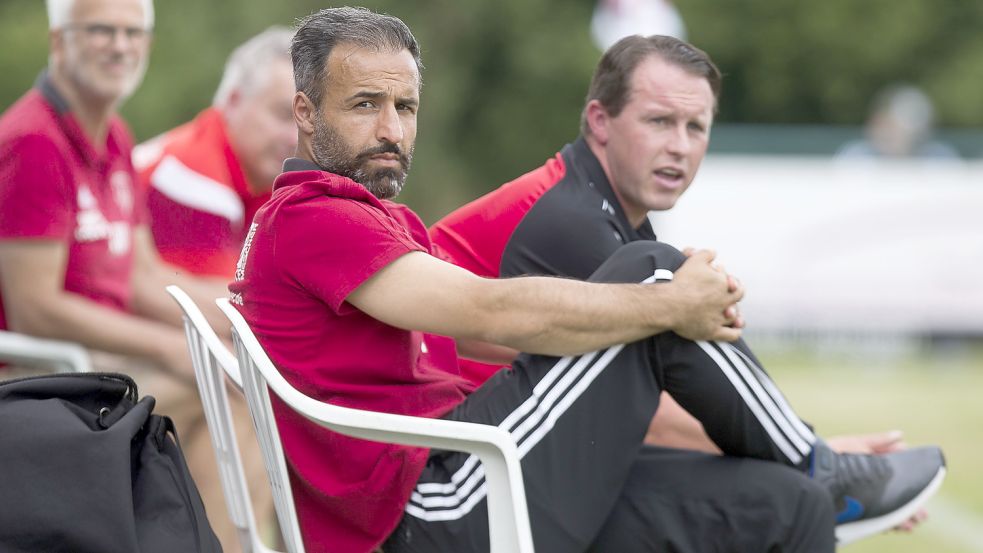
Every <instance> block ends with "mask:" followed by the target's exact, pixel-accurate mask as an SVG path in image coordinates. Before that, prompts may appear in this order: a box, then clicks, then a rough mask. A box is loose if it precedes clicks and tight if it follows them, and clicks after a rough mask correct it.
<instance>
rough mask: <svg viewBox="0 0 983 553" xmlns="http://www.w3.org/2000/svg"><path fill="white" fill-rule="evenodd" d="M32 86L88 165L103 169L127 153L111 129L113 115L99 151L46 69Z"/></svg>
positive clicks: (113, 121) (113, 123) (113, 120)
mask: <svg viewBox="0 0 983 553" xmlns="http://www.w3.org/2000/svg"><path fill="white" fill-rule="evenodd" d="M34 87H35V88H37V90H38V92H39V93H40V94H41V97H42V98H44V101H45V102H47V103H48V105H50V106H51V107H52V108H53V109H54V110H55V113H56V114H57V115H58V118H57V119H58V124H59V125H60V126H61V130H62V132H63V133H64V134H65V137H66V138H68V140H69V142H70V143H71V144H72V147H74V148H75V150H76V151H77V152H78V153H79V155H80V156H81V158H82V159H83V160H84V161H85V163H86V164H87V165H88V166H89V167H91V168H93V169H95V170H97V171H103V170H105V169H106V167H108V164H109V162H110V160H112V159H115V158H117V157H119V156H122V155H129V154H128V153H126V154H124V153H123V150H122V148H123V146H122V145H121V144H120V143H119V142H118V137H117V136H116V134H115V132H114V130H113V127H114V125H115V124H116V122H115V121H116V119H115V116H113V118H111V119H110V121H109V123H108V124H109V129H108V131H107V133H106V144H105V149H104V150H103V151H102V152H99V151H98V150H96V147H95V145H93V143H92V139H91V137H89V135H87V134H86V133H85V131H84V130H82V126H81V125H79V123H78V120H77V119H76V118H75V117H74V116H73V115H72V108H71V106H70V105H69V103H68V100H66V99H65V97H64V96H63V95H62V93H61V92H59V91H58V88H57V87H56V86H55V83H54V82H53V81H52V80H51V76H50V75H49V74H48V70H47V69H45V70H44V71H42V72H41V74H40V75H38V78H37V80H36V81H35V82H34Z"/></svg>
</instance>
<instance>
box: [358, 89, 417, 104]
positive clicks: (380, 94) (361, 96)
mask: <svg viewBox="0 0 983 553" xmlns="http://www.w3.org/2000/svg"><path fill="white" fill-rule="evenodd" d="M387 96H389V93H388V92H385V91H382V90H379V91H369V90H360V91H358V92H356V93H355V94H352V95H351V96H349V97H348V98H346V99H345V102H352V101H354V100H378V99H380V98H385V97H387ZM396 101H397V103H400V104H405V105H408V106H416V105H417V104H419V103H420V101H419V100H418V99H416V98H413V97H412V96H405V97H399V98H396Z"/></svg>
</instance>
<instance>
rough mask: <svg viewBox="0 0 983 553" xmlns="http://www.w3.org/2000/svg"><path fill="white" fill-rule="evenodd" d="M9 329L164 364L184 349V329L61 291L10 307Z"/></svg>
mask: <svg viewBox="0 0 983 553" xmlns="http://www.w3.org/2000/svg"><path fill="white" fill-rule="evenodd" d="M7 313H8V319H9V320H8V322H9V326H10V329H11V330H13V331H15V332H23V333H25V334H31V335H34V336H40V337H44V338H53V339H58V340H68V341H72V342H78V343H80V344H82V345H84V346H86V347H88V348H92V349H98V350H104V351H109V352H114V353H119V354H123V355H133V356H139V357H144V358H149V359H153V360H156V361H163V360H164V359H166V357H167V355H168V353H173V352H172V351H171V350H173V349H174V348H181V347H184V346H183V341H184V337H183V334H182V332H181V330H180V329H179V328H178V327H176V326H172V325H167V324H163V323H160V322H155V321H151V320H147V319H143V318H141V317H135V316H133V315H130V314H127V313H123V312H120V311H116V310H114V309H111V308H108V307H105V306H103V305H100V304H98V303H95V302H93V301H91V300H88V299H86V298H84V297H82V296H79V295H76V294H72V293H70V292H62V293H59V294H57V295H56V296H54V297H51V298H47V299H45V300H44V301H39V302H32V303H31V304H30V305H24V306H18V305H16V304H15V305H11V306H8V309H7Z"/></svg>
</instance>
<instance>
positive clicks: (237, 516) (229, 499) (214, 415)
mask: <svg viewBox="0 0 983 553" xmlns="http://www.w3.org/2000/svg"><path fill="white" fill-rule="evenodd" d="M167 293H168V294H170V295H171V297H173V298H174V299H175V300H177V303H178V305H180V306H181V310H182V311H183V312H184V331H185V334H186V335H187V337H188V349H189V350H190V352H191V364H192V365H194V368H195V379H196V380H197V381H198V393H199V395H200V396H201V403H202V405H203V407H204V410H205V420H206V422H207V423H208V429H209V434H210V435H211V437H212V447H213V448H214V449H215V459H216V462H217V463H218V472H219V476H220V477H221V481H222V491H223V492H224V494H225V506H226V508H228V511H229V518H230V519H232V524H234V525H235V527H236V530H237V531H238V534H239V542H240V544H241V545H242V550H243V553H279V552H278V551H276V550H274V549H270V548H268V547H266V545H264V544H263V541H262V540H261V539H260V536H259V528H258V526H257V524H256V517H255V515H254V514H253V504H252V498H251V497H250V496H249V487H248V486H247V485H246V476H245V472H244V471H243V468H242V457H241V455H240V453H239V444H238V443H237V441H236V434H235V427H234V426H233V424H232V413H231V411H230V410H229V396H228V394H227V393H226V388H225V379H224V378H223V376H222V373H223V372H224V373H225V374H226V375H228V376H229V380H231V381H232V382H233V383H234V384H235V385H236V387H237V388H238V389H239V390H242V377H241V375H240V373H239V363H238V362H237V361H236V359H235V356H234V355H232V352H230V351H229V348H227V347H225V344H223V343H222V341H221V340H219V338H218V335H216V334H215V331H214V330H212V327H211V326H210V325H209V324H208V321H207V320H206V319H205V316H204V315H203V314H202V312H201V310H200V309H198V306H197V305H195V303H194V301H192V299H191V298H190V297H189V296H188V294H186V293H185V292H184V290H182V289H181V288H179V287H177V286H173V285H171V286H168V287H167Z"/></svg>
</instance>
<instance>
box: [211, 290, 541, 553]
mask: <svg viewBox="0 0 983 553" xmlns="http://www.w3.org/2000/svg"><path fill="white" fill-rule="evenodd" d="M216 303H217V304H218V306H219V308H220V309H221V310H222V312H223V313H225V315H226V316H227V317H228V318H229V320H230V321H231V322H232V338H233V344H234V346H235V351H236V356H237V357H238V359H239V366H240V368H241V369H242V376H243V387H244V389H245V392H246V400H247V402H248V403H249V412H250V415H251V416H252V417H253V421H254V422H255V424H256V427H257V429H256V432H257V434H259V435H260V436H259V440H260V447H261V449H262V450H263V458H264V461H266V463H267V465H266V466H267V472H268V473H269V475H270V480H271V481H273V482H274V484H273V487H274V502H275V504H276V508H277V515H279V516H280V524H281V529H282V530H283V534H284V538H285V540H286V541H287V548H288V550H289V551H290V552H291V553H295V552H302V551H304V549H303V545H302V543H301V542H300V527H299V525H298V523H297V516H296V511H295V509H294V503H293V494H292V492H291V490H290V482H289V478H288V474H287V465H286V460H285V458H284V454H283V446H282V444H281V442H280V437H279V432H278V430H277V425H276V420H275V419H274V416H273V410H272V406H271V403H270V396H269V394H270V391H271V390H272V392H273V393H275V394H276V395H277V396H278V397H279V398H280V399H281V400H283V402H284V403H285V404H286V405H287V406H288V407H290V408H291V409H293V410H294V411H296V412H298V413H300V414H301V415H303V416H304V417H305V418H307V419H308V420H310V421H312V422H314V423H316V424H318V425H320V426H322V427H324V428H328V429H330V430H333V431H335V432H339V433H341V434H345V435H347V436H353V437H356V438H363V439H367V440H374V441H380V442H390V443H399V444H404V445H412V446H419V447H436V448H440V449H446V450H452V451H466V452H469V453H472V454H474V455H475V456H477V457H478V459H479V460H480V461H481V463H482V467H481V469H483V470H484V473H485V478H486V482H487V489H488V496H487V501H488V527H489V532H490V541H491V553H533V543H532V532H531V530H530V526H529V513H528V509H527V507H526V496H525V488H524V487H523V482H522V468H521V465H520V464H519V455H518V450H517V448H516V445H515V441H514V440H513V439H512V437H511V435H510V434H509V433H508V432H506V431H505V430H502V429H501V428H498V427H496V426H488V425H483V424H473V423H466V422H457V421H447V420H441V419H429V418H421V417H408V416H403V415H393V414H389V413H377V412H373V411H362V410H358V409H351V408H346V407H340V406H337V405H331V404H328V403H324V402H321V401H317V400H315V399H313V398H311V397H308V396H306V395H304V394H302V393H301V392H300V391H299V390H297V389H296V388H294V387H293V386H291V385H290V384H289V383H288V382H287V381H286V379H284V378H283V376H282V375H281V374H280V372H279V371H278V370H277V369H276V367H275V366H274V365H273V362H272V361H270V358H269V356H267V354H266V352H265V351H264V350H263V348H262V346H260V344H259V341H258V340H257V339H256V336H255V335H254V334H253V332H252V330H251V329H250V328H249V325H248V324H247V323H246V320H245V319H244V318H243V317H242V315H241V314H240V313H239V311H238V310H237V309H236V308H235V307H233V306H232V304H231V303H230V302H229V300H228V299H224V298H223V299H218V300H216ZM260 427H262V428H260ZM481 469H479V470H481ZM276 481H279V483H278V484H277V483H276ZM278 488H279V489H278ZM292 540H296V545H294V546H292V545H291V542H292ZM292 547H296V549H294V548H292Z"/></svg>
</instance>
